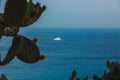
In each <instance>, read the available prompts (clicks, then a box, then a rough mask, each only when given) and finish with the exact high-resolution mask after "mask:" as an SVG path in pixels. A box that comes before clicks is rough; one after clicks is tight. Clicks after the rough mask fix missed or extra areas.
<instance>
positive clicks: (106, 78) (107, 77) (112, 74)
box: [70, 61, 120, 80]
mask: <svg viewBox="0 0 120 80" xmlns="http://www.w3.org/2000/svg"><path fill="white" fill-rule="evenodd" d="M106 66H107V68H108V69H109V72H106V71H104V73H103V75H102V77H98V76H97V75H95V74H94V75H93V80H120V63H118V62H110V61H107V62H106ZM75 77H76V70H73V72H72V75H71V77H70V80H80V78H79V77H78V78H76V79H75ZM82 80H88V76H86V77H85V78H83V79H82Z"/></svg>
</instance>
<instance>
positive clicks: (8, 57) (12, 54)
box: [0, 38, 20, 66]
mask: <svg viewBox="0 0 120 80" xmlns="http://www.w3.org/2000/svg"><path fill="white" fill-rule="evenodd" d="M19 45H20V39H19V38H13V41H12V45H11V47H10V49H9V50H8V52H7V55H6V56H5V59H4V60H3V61H0V66H2V65H6V64H8V63H9V62H10V61H11V60H13V58H14V57H15V56H16V55H17V53H16V50H17V48H18V46H19Z"/></svg>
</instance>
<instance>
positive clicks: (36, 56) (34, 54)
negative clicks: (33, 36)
mask: <svg viewBox="0 0 120 80" xmlns="http://www.w3.org/2000/svg"><path fill="white" fill-rule="evenodd" d="M15 38H19V39H20V43H19V47H18V49H17V50H16V53H17V57H18V58H19V59H20V60H22V61H24V62H26V63H35V62H37V61H39V60H41V59H40V58H41V57H40V51H39V48H38V47H37V45H36V44H35V42H33V40H29V39H28V38H26V37H24V36H21V35H17V36H16V37H15Z"/></svg>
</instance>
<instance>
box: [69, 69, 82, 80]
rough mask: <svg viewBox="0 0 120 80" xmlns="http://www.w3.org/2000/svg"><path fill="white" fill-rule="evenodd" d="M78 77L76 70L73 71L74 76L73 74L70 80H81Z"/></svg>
mask: <svg viewBox="0 0 120 80" xmlns="http://www.w3.org/2000/svg"><path fill="white" fill-rule="evenodd" d="M76 75H77V72H76V70H73V71H72V74H71V76H70V80H80V78H79V77H76Z"/></svg>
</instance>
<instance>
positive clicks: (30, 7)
mask: <svg viewBox="0 0 120 80" xmlns="http://www.w3.org/2000/svg"><path fill="white" fill-rule="evenodd" d="M45 9H46V6H41V4H40V3H39V2H37V3H36V4H35V3H33V2H32V0H29V1H27V0H7V1H6V4H5V9H4V13H0V38H2V36H7V37H12V38H13V40H12V45H11V47H10V48H9V50H8V52H7V54H6V56H5V58H4V59H3V60H2V61H0V66H3V65H6V64H8V63H9V62H10V61H11V60H12V59H14V57H15V56H16V57H17V58H18V59H20V60H21V61H23V62H25V63H35V62H38V61H39V60H43V59H44V58H45V56H44V55H40V50H39V47H38V46H37V45H36V42H37V41H38V40H37V39H33V40H30V39H28V38H26V37H25V36H22V35H18V32H19V28H20V27H29V25H32V24H33V23H34V22H36V20H38V19H39V17H40V16H41V14H42V13H43V12H44V11H45ZM0 55H1V54H0Z"/></svg>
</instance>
